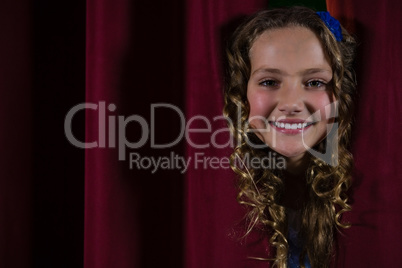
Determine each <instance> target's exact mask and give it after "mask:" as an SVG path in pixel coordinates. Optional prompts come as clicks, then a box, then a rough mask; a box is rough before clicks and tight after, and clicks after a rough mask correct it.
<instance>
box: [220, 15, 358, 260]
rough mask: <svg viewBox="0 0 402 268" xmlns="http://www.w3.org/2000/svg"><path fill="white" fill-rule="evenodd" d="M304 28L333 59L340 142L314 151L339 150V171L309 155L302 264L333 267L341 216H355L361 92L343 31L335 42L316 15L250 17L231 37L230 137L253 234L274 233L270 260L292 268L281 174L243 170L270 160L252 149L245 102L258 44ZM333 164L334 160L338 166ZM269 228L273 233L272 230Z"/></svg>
mask: <svg viewBox="0 0 402 268" xmlns="http://www.w3.org/2000/svg"><path fill="white" fill-rule="evenodd" d="M293 26H298V27H305V28H307V29H310V30H311V31H312V32H314V33H315V34H316V36H317V37H318V38H319V40H320V41H321V43H322V46H323V49H324V52H325V53H326V54H327V56H328V59H330V65H331V67H332V70H333V79H332V81H331V88H332V91H333V93H334V96H335V98H336V100H337V101H338V118H337V119H336V120H337V123H338V129H337V131H338V133H337V134H338V135H337V137H338V138H337V139H331V138H330V137H326V138H325V139H324V140H323V141H321V142H320V143H319V144H318V145H317V146H316V148H315V149H318V150H321V151H323V150H324V148H325V146H328V144H329V145H330V147H331V146H338V155H337V156H335V155H333V158H334V157H337V159H338V164H337V165H336V166H332V165H328V164H327V163H325V162H324V161H323V160H321V159H318V158H315V157H313V156H311V161H310V166H309V168H308V169H307V172H306V178H307V179H306V187H307V188H308V195H309V197H308V202H306V204H304V207H303V209H302V220H301V221H302V222H301V230H300V235H301V236H302V238H303V241H304V248H303V250H302V254H301V256H300V265H301V266H302V267H304V260H305V258H306V255H307V256H308V258H309V260H310V263H311V265H312V267H329V265H330V262H331V257H332V256H333V243H334V231H335V229H338V228H339V227H342V228H347V227H349V225H348V224H346V223H342V222H341V219H340V218H341V215H342V213H344V212H346V211H350V210H351V207H350V205H349V204H348V203H347V200H348V199H347V196H346V191H347V190H348V188H349V187H350V182H351V170H352V166H353V158H352V155H351V153H350V152H349V150H348V147H349V141H350V139H351V136H350V135H351V134H350V132H351V124H352V114H353V100H352V95H353V93H354V91H355V87H356V82H355V74H354V71H353V68H352V65H353V60H354V52H355V47H356V42H355V40H354V39H353V38H352V36H351V35H349V34H348V33H347V31H346V30H345V29H344V28H342V35H343V39H342V40H341V41H339V42H337V41H336V39H335V37H334V36H333V34H332V33H331V31H330V30H329V29H328V28H327V27H326V25H325V23H324V22H323V21H322V20H321V19H320V18H319V16H318V15H317V14H316V13H315V12H314V11H312V10H311V9H308V8H305V7H291V8H282V9H273V10H264V11H260V12H258V13H256V14H254V15H252V16H251V17H249V18H248V19H247V20H246V21H245V22H244V23H243V24H242V25H241V26H240V27H238V28H237V30H236V31H235V33H234V35H233V39H232V42H231V43H230V45H229V46H228V48H227V61H228V70H227V74H226V76H227V77H226V87H225V106H224V115H225V116H226V117H227V118H228V119H229V120H228V121H229V127H230V130H231V133H232V135H233V136H234V138H235V139H237V140H238V141H239V142H238V145H237V146H236V148H235V150H234V152H233V154H232V155H231V165H232V168H233V170H234V171H235V172H236V173H237V174H238V175H239V180H238V186H239V193H238V201H239V203H240V204H243V205H246V206H248V207H249V212H248V214H247V215H248V219H249V222H250V224H249V226H248V228H247V231H246V234H248V233H249V232H250V231H251V230H252V229H253V228H255V227H256V226H260V227H262V228H263V229H264V230H266V231H267V232H269V237H270V239H269V240H270V243H271V245H273V246H274V248H275V249H276V250H275V251H276V254H275V256H274V257H273V258H271V260H273V261H274V265H277V266H278V267H287V258H288V250H289V245H288V242H287V232H288V230H287V228H288V227H287V217H286V211H285V207H284V206H282V205H281V202H280V201H281V200H280V199H281V195H282V193H283V191H284V183H283V180H282V179H281V176H282V173H281V171H280V170H277V169H269V168H268V169H267V168H265V169H262V168H247V167H246V166H245V165H243V166H242V165H240V166H239V165H238V164H236V162H237V163H238V161H237V160H238V159H242V158H243V157H244V156H246V155H249V156H250V157H264V155H265V156H266V155H267V151H266V150H268V151H270V150H271V149H270V148H267V149H266V150H263V149H255V148H253V146H250V140H258V138H257V137H256V136H255V135H254V134H250V131H249V129H248V127H247V126H248V122H247V121H248V116H249V111H250V107H249V104H248V101H247V83H248V80H249V78H250V68H251V67H250V58H249V51H250V48H251V47H252V45H253V42H254V41H255V40H256V39H257V38H258V37H259V36H260V35H261V34H262V33H264V32H266V31H269V30H272V29H278V28H284V27H293ZM333 160H334V159H333ZM266 227H268V228H266Z"/></svg>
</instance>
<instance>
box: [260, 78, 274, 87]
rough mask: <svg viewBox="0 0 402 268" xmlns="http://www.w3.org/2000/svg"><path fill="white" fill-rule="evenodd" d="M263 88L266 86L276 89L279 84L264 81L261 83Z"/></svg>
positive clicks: (272, 81)
mask: <svg viewBox="0 0 402 268" xmlns="http://www.w3.org/2000/svg"><path fill="white" fill-rule="evenodd" d="M259 85H261V86H265V87H275V86H277V85H278V83H277V82H276V81H275V80H269V79H268V80H264V81H262V82H260V84H259Z"/></svg>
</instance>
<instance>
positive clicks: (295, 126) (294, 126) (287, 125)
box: [274, 122, 307, 129]
mask: <svg viewBox="0 0 402 268" xmlns="http://www.w3.org/2000/svg"><path fill="white" fill-rule="evenodd" d="M274 125H275V126H276V127H277V128H284V129H302V128H305V127H307V123H295V124H290V123H280V122H274Z"/></svg>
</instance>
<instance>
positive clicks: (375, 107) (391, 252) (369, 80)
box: [327, 0, 402, 267]
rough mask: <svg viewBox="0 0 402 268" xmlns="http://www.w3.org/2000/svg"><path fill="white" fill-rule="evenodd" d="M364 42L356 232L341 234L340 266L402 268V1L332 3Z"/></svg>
mask: <svg viewBox="0 0 402 268" xmlns="http://www.w3.org/2000/svg"><path fill="white" fill-rule="evenodd" d="M327 6H328V10H329V11H330V12H331V13H333V14H334V15H335V16H336V17H339V18H340V20H341V21H342V22H344V23H345V24H346V25H347V26H349V27H350V31H352V32H353V33H354V34H355V36H356V37H357V40H358V42H359V48H358V60H357V64H356V70H357V78H358V92H359V95H358V110H357V118H356V124H355V127H354V143H353V154H354V157H355V160H356V168H355V176H354V186H353V196H352V198H353V199H352V200H353V202H352V206H353V211H352V212H351V213H348V217H347V219H348V220H349V221H350V222H351V223H352V228H351V229H349V230H346V231H345V232H344V233H345V235H344V236H339V239H340V247H341V248H340V253H341V257H340V259H339V262H340V263H339V266H340V267H399V266H401V265H402V259H401V257H400V252H401V249H402V240H401V237H402V231H401V228H400V226H401V223H402V215H401V213H400V212H401V211H402V201H401V198H400V193H401V190H402V181H401V178H402V177H401V171H402V170H401V165H400V163H401V156H400V149H401V145H402V144H401V139H400V137H401V134H402V124H401V119H402V118H401V114H402V109H401V104H402V94H401V90H400V84H401V83H402V72H401V70H402V62H401V58H402V52H401V48H402V34H401V33H402V19H401V16H400V14H401V12H402V3H401V2H397V1H390V0H386V1H380V0H378V1H370V3H369V4H368V3H367V2H366V1H360V0H359V1H327Z"/></svg>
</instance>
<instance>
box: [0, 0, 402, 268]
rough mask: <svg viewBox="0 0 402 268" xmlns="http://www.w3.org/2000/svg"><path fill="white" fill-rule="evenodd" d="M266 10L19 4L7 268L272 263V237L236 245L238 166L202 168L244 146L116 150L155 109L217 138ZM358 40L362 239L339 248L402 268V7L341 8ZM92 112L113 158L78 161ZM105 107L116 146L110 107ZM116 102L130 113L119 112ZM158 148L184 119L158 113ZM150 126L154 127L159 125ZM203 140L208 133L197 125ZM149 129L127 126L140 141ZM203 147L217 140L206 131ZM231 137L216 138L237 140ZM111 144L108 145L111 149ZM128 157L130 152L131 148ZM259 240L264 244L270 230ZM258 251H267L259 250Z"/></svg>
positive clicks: (88, 154)
mask: <svg viewBox="0 0 402 268" xmlns="http://www.w3.org/2000/svg"><path fill="white" fill-rule="evenodd" d="M265 6H266V1H262V0H253V1H229V0H219V1H212V0H208V1H195V0H187V1H184V0H174V1H156V2H155V1H153V2H145V1H128V0H97V1H95V0H88V1H87V3H85V2H83V1H79V0H71V1H68V2H64V1H61V2H60V1H51V0H35V1H6V2H4V3H2V4H1V8H0V13H1V15H0V29H1V35H0V36H1V37H0V38H1V42H0V53H1V57H0V58H1V60H0V66H1V72H0V80H1V83H2V84H1V91H0V92H1V98H0V100H1V101H2V105H1V111H2V112H1V116H0V120H1V121H0V123H1V126H2V131H1V148H2V154H1V161H0V163H1V169H0V170H1V178H0V211H1V214H0V215H1V218H0V240H1V242H0V267H7V268H9V267H18V268H19V267H24V268H25V267H41V268H47V267H49V268H53V267H66V268H67V267H84V268H90V267H94V268H98V267H100V268H102V267H104V268H110V267H118V268H120V267H191V268H195V267H200V268H201V267H211V268H214V267H219V268H221V267H230V268H232V267H260V266H261V267H267V264H266V262H261V261H255V260H250V259H248V257H264V256H265V254H266V250H267V244H266V240H263V241H258V238H259V237H252V238H250V239H248V240H247V241H246V242H244V241H243V243H240V242H239V241H237V239H236V238H237V237H238V235H237V234H238V233H240V232H241V231H240V229H241V228H242V226H243V225H242V223H241V219H242V217H243V215H244V212H245V211H244V210H243V209H242V208H241V207H240V206H239V205H238V204H237V202H236V200H235V197H236V188H235V176H234V174H233V172H232V171H231V170H230V169H228V168H226V169H225V168H218V169H215V168H211V166H210V164H207V167H206V168H204V167H203V166H202V164H203V163H201V164H199V165H198V167H196V166H195V163H194V158H195V157H196V156H195V154H197V153H199V154H200V155H201V157H219V158H223V157H228V156H229V154H230V152H231V148H214V147H212V146H210V147H208V148H204V149H197V148H194V146H190V144H189V142H188V141H185V140H184V139H182V140H181V141H180V142H179V143H178V144H177V145H175V146H173V147H172V148H167V149H154V148H151V147H152V146H151V145H150V137H149V139H148V141H147V143H146V144H145V145H144V146H142V147H141V148H138V149H132V148H126V151H125V154H124V155H125V156H126V160H124V161H122V160H119V149H118V148H117V147H114V148H110V147H112V146H111V144H110V143H109V137H110V134H109V132H108V131H109V127H110V126H112V121H113V120H115V122H116V130H115V131H114V132H113V133H114V134H115V135H116V137H118V130H117V129H118V124H119V116H120V118H123V119H127V118H128V117H129V116H132V115H138V116H141V117H143V118H144V119H145V120H146V121H147V122H148V123H150V122H151V104H155V103H168V104H172V105H174V106H176V107H178V109H180V110H181V111H182V112H183V113H184V114H185V116H186V121H187V122H188V121H189V120H190V119H191V118H192V117H193V116H195V115H203V116H205V117H206V118H208V119H209V120H210V121H211V123H212V126H211V128H212V130H211V131H213V130H216V129H220V128H224V127H225V126H226V125H225V123H224V122H223V120H222V119H217V120H215V121H213V119H214V117H215V116H218V115H220V114H221V113H222V107H223V98H222V86H223V83H222V79H223V77H222V72H223V66H224V62H223V57H222V52H223V47H224V43H225V40H226V39H227V37H228V35H229V34H231V32H232V31H233V30H234V28H235V26H237V25H238V24H239V20H240V19H241V18H242V17H243V15H246V14H250V13H253V12H254V11H256V10H259V9H261V8H264V7H265ZM327 7H328V9H329V11H330V12H331V13H332V14H333V15H334V16H335V17H337V18H339V19H340V20H341V22H343V24H344V25H346V27H347V28H348V29H350V30H351V32H352V33H354V34H355V35H356V37H357V40H358V42H359V44H360V45H359V48H358V58H357V62H356V70H357V75H358V82H359V85H358V93H359V94H358V96H357V102H358V103H357V104H358V109H357V115H356V124H355V128H354V138H353V139H354V145H353V152H354V155H355V159H356V169H355V175H354V184H353V189H352V193H351V197H352V198H351V202H352V205H353V210H352V212H350V213H347V215H346V217H345V218H346V219H347V220H349V221H350V222H351V223H352V228H351V229H349V230H344V231H343V233H344V235H340V236H339V248H338V252H339V257H338V259H337V261H336V264H337V267H399V266H401V265H402V261H401V258H400V257H399V252H400V251H401V249H402V242H401V239H400V238H401V237H402V234H401V231H400V226H401V224H402V219H401V214H400V211H401V210H402V201H401V200H400V198H399V196H400V194H399V193H400V192H401V190H402V183H401V176H400V174H401V169H400V165H399V162H400V160H401V158H400V156H399V150H400V148H401V142H400V139H399V137H400V135H401V123H400V122H401V117H400V115H401V108H400V104H401V102H402V100H401V94H400V92H399V84H401V82H402V81H401V80H402V77H401V70H402V68H401V67H402V66H401V60H400V59H401V58H402V57H401V56H402V55H400V54H401V52H400V49H401V47H402V40H401V30H402V29H401V24H402V23H401V19H400V17H399V16H400V14H402V6H401V4H400V2H399V1H397V0H386V1H380V0H376V1H371V2H370V3H367V1H363V0H356V1H353V3H352V2H351V1H344V0H337V1H331V0H328V1H327ZM84 102H88V103H91V104H94V105H97V106H96V107H97V108H96V110H93V109H87V110H85V111H84V110H81V111H79V112H77V114H76V115H75V117H74V119H73V123H72V130H73V133H74V135H75V136H76V138H77V139H78V140H81V141H84V140H86V141H88V142H92V141H97V142H98V145H100V144H101V143H99V142H101V140H102V139H103V138H105V144H104V147H105V148H103V147H102V148H93V149H86V150H84V149H79V148H76V147H75V146H73V145H72V144H71V143H70V142H69V141H68V140H67V137H66V136H65V133H64V129H63V124H64V120H65V117H66V115H67V113H68V111H69V110H70V109H71V108H73V107H74V106H75V105H77V104H80V103H84ZM103 102H104V104H105V114H104V115H105V118H106V121H105V125H104V127H105V132H107V133H106V134H105V135H103V134H102V133H103V129H102V128H99V123H100V122H101V120H100V119H101V118H102V116H103V115H101V117H99V110H100V109H101V107H102V105H103ZM110 104H114V105H115V106H116V109H115V110H113V111H110V110H108V109H107V108H108V107H109V105H110ZM155 116H156V117H155V119H154V123H155V126H154V127H155V129H156V131H155V140H156V141H157V142H159V143H167V142H169V141H172V140H174V139H175V138H176V137H177V136H178V134H179V129H180V120H179V118H178V114H177V113H176V112H174V111H172V110H168V109H165V110H163V109H160V110H158V111H157V112H156V114H155ZM149 127H150V125H149ZM190 127H191V128H197V127H200V128H205V122H203V121H201V120H195V121H193V123H192V124H191V126H190ZM142 131H143V129H141V128H140V127H139V124H138V123H135V122H130V123H128V124H127V127H126V129H125V134H126V137H127V140H129V141H132V142H134V141H137V140H138V139H139V137H140V136H141V133H142ZM189 137H190V138H191V140H192V141H193V142H194V143H197V144H208V143H209V144H210V143H211V138H212V137H211V134H209V133H191V134H190V135H189ZM228 139H229V136H228V133H223V134H221V135H218V136H217V142H218V143H219V144H224V143H226V142H227V141H228ZM102 146H103V145H102ZM116 146H117V143H116ZM172 152H173V153H174V154H176V155H179V156H186V157H187V158H189V157H192V159H193V161H192V162H191V165H190V168H189V169H188V170H187V172H186V173H185V174H182V173H181V171H180V170H177V169H165V170H158V171H157V172H156V173H152V172H151V171H150V170H144V169H140V170H139V169H137V168H132V169H130V166H129V161H128V159H129V155H130V153H138V154H140V155H141V156H142V157H147V156H153V157H163V156H169V155H170V154H171V153H172ZM255 235H257V234H255ZM256 241H257V242H256Z"/></svg>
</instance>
